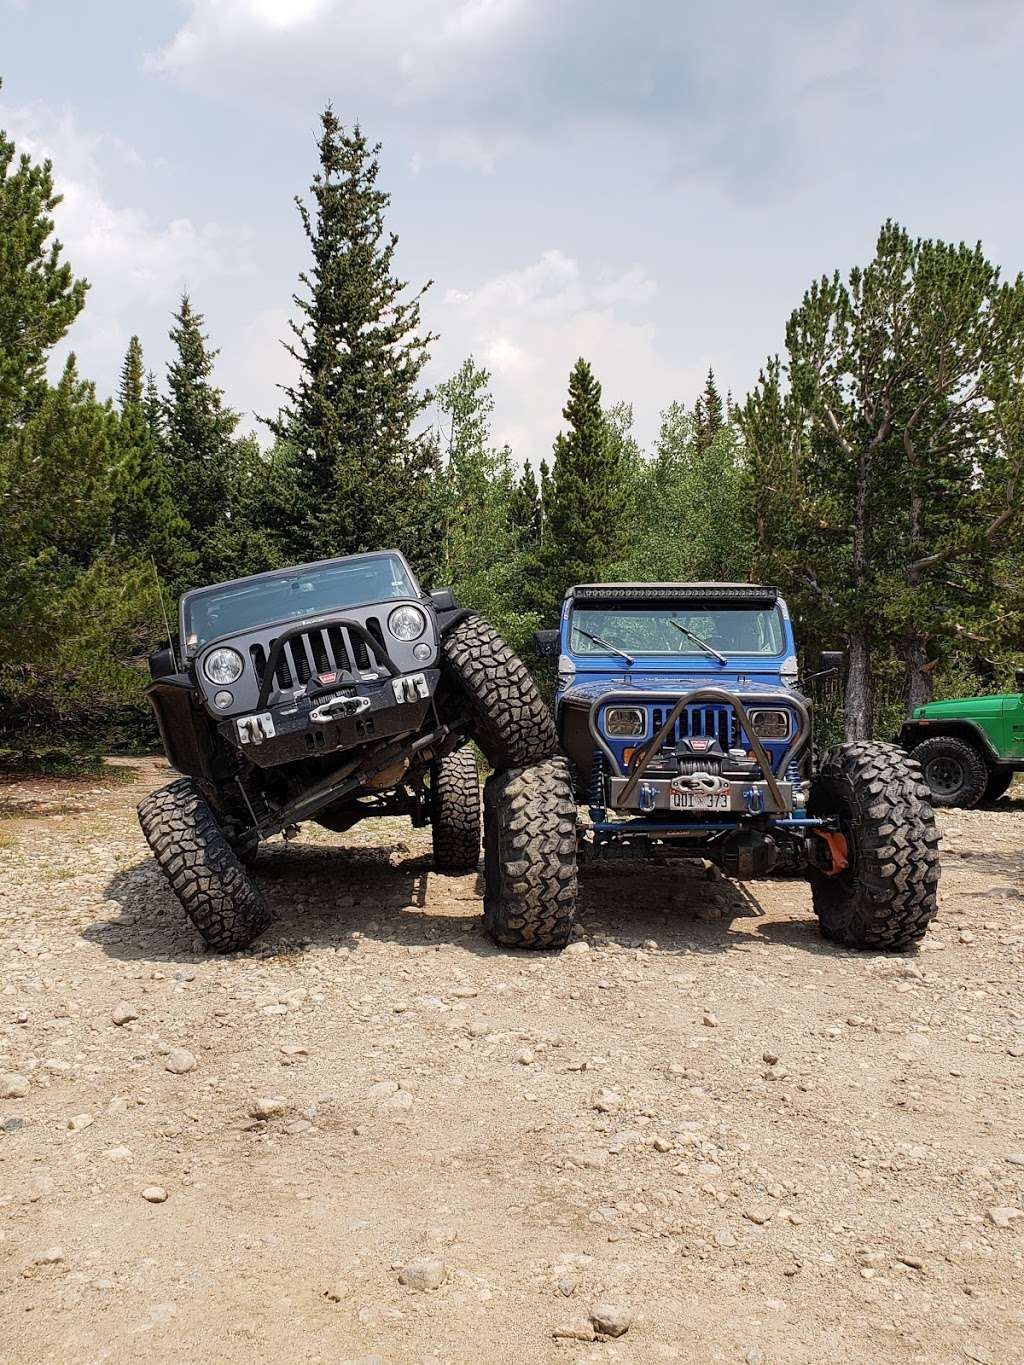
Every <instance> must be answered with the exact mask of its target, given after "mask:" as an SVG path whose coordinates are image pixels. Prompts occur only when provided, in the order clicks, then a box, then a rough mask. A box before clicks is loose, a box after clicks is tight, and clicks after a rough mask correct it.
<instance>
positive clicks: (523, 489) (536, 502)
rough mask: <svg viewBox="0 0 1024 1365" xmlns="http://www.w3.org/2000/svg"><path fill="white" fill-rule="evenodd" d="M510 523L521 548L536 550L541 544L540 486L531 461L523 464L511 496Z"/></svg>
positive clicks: (513, 534)
mask: <svg viewBox="0 0 1024 1365" xmlns="http://www.w3.org/2000/svg"><path fill="white" fill-rule="evenodd" d="M508 524H509V529H510V530H511V532H512V536H513V539H514V540H515V543H516V545H517V546H518V547H519V548H520V549H521V550H535V549H536V548H537V547H538V546H539V545H540V529H541V502H540V486H539V485H538V483H537V476H536V474H535V473H534V472H533V465H531V464H530V463H529V462H527V463H526V464H525V465H524V466H523V472H522V474H520V476H519V479H518V481H517V483H516V485H515V487H514V488H513V489H512V492H511V495H510V496H509V501H508Z"/></svg>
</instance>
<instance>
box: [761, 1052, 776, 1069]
mask: <svg viewBox="0 0 1024 1365" xmlns="http://www.w3.org/2000/svg"><path fill="white" fill-rule="evenodd" d="M761 1060H762V1061H763V1062H764V1063H765V1065H766V1066H774V1065H775V1063H776V1062H777V1061H778V1060H779V1054H778V1053H777V1052H771V1051H765V1052H762V1053H761Z"/></svg>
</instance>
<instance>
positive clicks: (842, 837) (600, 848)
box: [536, 583, 939, 949]
mask: <svg viewBox="0 0 1024 1365" xmlns="http://www.w3.org/2000/svg"><path fill="white" fill-rule="evenodd" d="M536 643H537V648H538V651H539V653H541V654H542V655H547V656H550V657H554V656H555V655H557V657H558V685H557V692H556V700H555V719H556V724H557V728H558V734H559V739H560V742H561V745H562V748H563V750H564V752H565V753H566V754H567V756H568V757H569V759H570V762H571V765H572V768H573V772H574V779H575V782H576V788H577V797H578V799H579V800H580V802H581V803H582V804H584V805H586V806H587V807H588V809H589V822H585V823H584V825H583V826H582V829H581V833H580V855H581V859H583V860H587V859H604V858H628V857H640V858H646V859H656V860H668V859H671V858H673V857H675V858H678V857H685V858H700V859H706V860H708V861H710V862H712V863H715V864H717V865H718V866H719V867H721V868H722V869H723V870H724V871H725V872H726V873H727V874H729V875H730V876H733V877H737V878H757V877H766V876H768V875H769V874H770V873H772V872H773V871H774V870H788V871H792V872H805V873H806V875H807V877H808V879H809V880H810V883H811V889H812V895H813V902H814V910H815V913H816V915H817V917H818V920H819V924H820V927H821V931H822V933H823V934H824V936H825V937H826V938H828V939H832V940H834V941H836V942H839V943H842V944H845V945H847V946H849V947H857V948H873V949H903V948H906V947H908V946H909V945H910V944H912V943H915V942H916V941H917V940H919V939H921V938H922V937H923V936H924V934H925V932H926V930H927V927H928V924H929V922H930V921H931V919H932V918H933V917H934V915H935V912H936V898H937V888H938V879H939V859H938V835H937V832H936V828H935V818H934V813H933V811H932V807H931V805H930V803H929V800H928V791H927V788H926V787H925V786H924V784H923V782H922V778H921V772H920V769H919V767H918V765H917V764H916V763H915V762H914V760H913V759H911V758H909V757H908V755H907V754H906V753H905V752H903V750H901V749H899V748H897V747H896V746H895V745H891V744H877V743H871V742H867V741H857V742H852V743H847V744H841V745H839V746H838V747H837V748H835V749H832V750H831V751H830V752H829V753H827V754H826V755H825V756H824V757H823V758H822V759H821V760H820V761H816V756H815V749H814V745H813V735H812V709H811V705H810V702H809V701H808V699H807V697H806V696H804V695H803V694H802V693H801V691H800V690H799V686H798V684H799V680H800V669H799V664H798V662H797V652H796V644H795V641H794V638H793V626H792V622H791V621H790V617H789V612H788V610H787V608H786V604H785V602H784V601H783V600H782V598H781V597H780V596H779V593H778V592H777V591H776V589H775V588H771V587H760V586H754V585H751V584H749V583H583V584H578V585H577V586H575V587H572V588H570V589H569V591H568V592H567V593H566V595H565V601H564V603H563V606H562V618H561V626H560V629H559V630H557V631H554V630H551V631H538V632H537V637H536ZM822 663H823V664H824V669H823V670H822V671H823V672H825V673H832V674H837V673H838V672H839V670H840V667H841V665H842V655H840V654H835V655H831V654H829V655H823V656H822Z"/></svg>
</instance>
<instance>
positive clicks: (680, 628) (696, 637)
mask: <svg viewBox="0 0 1024 1365" xmlns="http://www.w3.org/2000/svg"><path fill="white" fill-rule="evenodd" d="M669 625H670V626H675V628H676V630H678V631H682V633H683V634H684V635H685V636H686V638H687V639H688V640H692V641H693V643H694V644H695V645H700V647H701V649H702V650H703V651H704V653H705V654H710V655H711V657H712V658H713V659H717V660H718V662H719V663H720V664H727V663H728V662H729V660H728V659H727V658H726V657H725V655H724V654H719V652H718V650H717V649H714V648H713V647H712V646H711V645H709V644H708V642H707V640H702V639H701V638H700V636H699V635H694V633H693V631H692V630H687V628H686V626H681V625H680V624H679V622H678V621H673V620H672V619H671V617H670V618H669Z"/></svg>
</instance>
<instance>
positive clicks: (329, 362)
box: [270, 106, 436, 577]
mask: <svg viewBox="0 0 1024 1365" xmlns="http://www.w3.org/2000/svg"><path fill="white" fill-rule="evenodd" d="M379 151H380V147H379V145H377V146H371V145H370V144H369V143H368V142H367V140H366V138H365V137H364V135H363V133H362V131H361V129H360V128H359V126H358V124H357V125H356V126H355V127H354V128H353V129H352V131H351V132H348V131H346V130H345V129H344V128H343V127H342V125H341V124H340V123H339V122H338V120H337V118H336V117H335V115H334V112H333V110H332V109H331V107H330V106H328V107H327V109H325V111H324V113H323V115H322V116H321V120H320V139H319V162H320V164H319V169H318V170H317V173H316V175H315V176H314V178H313V182H312V185H311V187H310V190H311V194H312V199H313V203H312V206H311V207H310V206H308V205H307V204H305V203H304V202H303V201H302V200H298V201H297V203H298V207H299V213H300V216H301V218H302V226H303V228H304V230H305V233H306V237H307V238H308V240H309V243H310V246H311V248H312V254H313V262H312V266H311V267H310V269H309V270H308V271H307V272H304V273H303V274H302V275H301V276H300V281H301V284H302V286H303V293H302V294H300V295H296V298H295V303H296V306H297V308H298V310H299V315H300V316H299V320H298V322H295V323H293V324H292V331H293V333H294V337H295V341H294V343H293V344H292V345H290V346H289V348H288V349H289V350H290V352H291V354H292V355H294V356H295V358H296V359H297V360H298V362H299V365H300V374H299V378H298V380H297V382H296V383H295V385H293V386H292V387H290V388H286V389H285V394H286V397H287V405H286V409H285V411H284V412H283V413H282V415H281V416H280V417H279V418H278V419H277V420H276V421H274V422H271V423H270V426H271V429H272V430H273V431H274V433H275V435H276V436H278V437H279V438H280V439H287V440H288V441H289V442H290V444H291V445H292V447H293V448H294V450H295V456H296V464H297V467H296V471H295V473H296V486H297V488H298V489H300V490H301V497H302V501H301V503H300V505H299V506H298V507H297V508H296V511H295V516H294V519H293V522H292V526H293V531H294V546H295V553H296V555H298V556H301V557H310V556H312V557H316V556H319V555H333V554H344V553H354V552H358V551H361V550H371V549H377V548H379V547H380V546H381V545H384V544H388V545H391V544H397V546H398V547H399V548H400V549H403V550H405V551H406V553H407V554H408V555H409V557H410V558H411V560H412V561H413V562H414V563H415V564H416V565H417V567H418V568H419V569H420V571H421V573H422V572H424V571H426V574H427V576H428V577H429V568H430V565H429V560H430V558H431V557H432V549H433V547H432V544H431V537H430V529H429V527H427V526H425V525H424V522H423V517H424V509H425V508H426V507H428V506H429V505H432V501H431V499H430V498H429V482H430V479H431V477H432V476H433V475H434V474H435V473H436V452H435V450H434V448H433V447H432V445H431V442H430V439H429V435H428V434H427V433H421V434H415V433H414V432H413V425H414V423H415V422H416V419H417V418H418V417H419V416H420V414H421V413H422V412H423V410H424V408H425V407H426V405H427V402H428V401H429V395H428V394H424V393H423V392H421V391H420V389H419V379H420V374H421V372H422V370H423V366H424V365H425V364H426V361H427V356H428V348H429V346H430V343H431V342H432V341H433V340H434V337H433V336H432V335H431V334H429V333H426V334H423V335H421V334H420V300H421V298H422V296H423V293H424V292H425V289H426V288H428V287H429V285H427V286H424V288H423V289H420V290H419V291H418V292H416V293H413V294H412V295H411V296H409V295H407V293H406V291H407V285H406V283H405V282H404V281H402V280H400V279H399V278H397V276H396V275H395V274H394V254H395V248H396V246H397V243H398V238H397V237H396V236H395V234H394V233H392V232H388V231H387V229H386V227H385V213H386V211H387V208H388V206H389V204H390V195H389V194H387V193H386V192H385V191H383V190H381V189H379V188H378V186H377V176H378V172H379V163H378V160H377V156H378V152H379Z"/></svg>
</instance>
